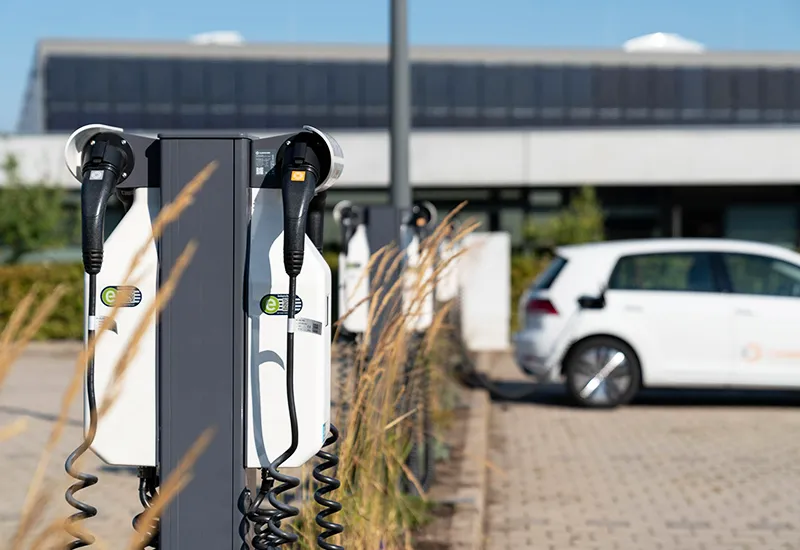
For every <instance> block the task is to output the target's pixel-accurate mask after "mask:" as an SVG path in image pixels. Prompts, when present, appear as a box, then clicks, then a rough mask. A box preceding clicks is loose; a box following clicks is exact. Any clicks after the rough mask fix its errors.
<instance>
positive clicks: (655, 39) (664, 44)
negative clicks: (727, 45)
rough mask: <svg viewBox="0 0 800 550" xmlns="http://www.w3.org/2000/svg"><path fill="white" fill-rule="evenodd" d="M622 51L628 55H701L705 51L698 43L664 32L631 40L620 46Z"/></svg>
mask: <svg viewBox="0 0 800 550" xmlns="http://www.w3.org/2000/svg"><path fill="white" fill-rule="evenodd" d="M622 49H623V50H625V51H626V52H630V53H638V52H647V53H653V52H663V53H702V52H704V51H706V47H705V46H704V45H703V44H701V43H699V42H695V41H694V40H689V39H688V38H684V37H682V36H680V35H677V34H670V33H666V32H655V33H653V34H646V35H644V36H639V37H637V38H632V39H630V40H628V41H627V42H625V44H623V45H622Z"/></svg>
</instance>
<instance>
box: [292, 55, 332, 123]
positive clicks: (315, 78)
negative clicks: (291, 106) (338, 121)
mask: <svg viewBox="0 0 800 550" xmlns="http://www.w3.org/2000/svg"><path fill="white" fill-rule="evenodd" d="M298 69H299V70H298V71H297V76H296V80H297V81H298V82H299V84H298V88H299V90H300V96H299V98H300V101H299V104H300V105H299V107H300V119H299V120H298V122H300V120H302V121H304V122H303V124H311V125H312V126H318V127H320V128H326V127H330V125H331V124H330V117H329V112H330V109H329V107H330V105H329V100H330V86H329V78H330V75H331V74H333V73H335V72H336V69H337V67H336V65H332V64H328V63H307V64H304V65H300V66H299V67H298ZM285 101H287V102H288V101H289V98H286V99H285ZM295 103H298V101H297V99H295ZM292 112H294V111H292Z"/></svg>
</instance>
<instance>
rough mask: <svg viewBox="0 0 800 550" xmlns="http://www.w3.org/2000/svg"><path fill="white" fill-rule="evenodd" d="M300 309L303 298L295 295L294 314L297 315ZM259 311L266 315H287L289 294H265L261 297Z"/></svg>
mask: <svg viewBox="0 0 800 550" xmlns="http://www.w3.org/2000/svg"><path fill="white" fill-rule="evenodd" d="M302 309H303V300H301V299H300V296H295V303H294V314H295V315H297V314H298V313H300V311H301V310H302ZM261 311H263V312H264V313H266V314H267V315H289V295H288V294H267V295H266V296H264V297H263V298H261Z"/></svg>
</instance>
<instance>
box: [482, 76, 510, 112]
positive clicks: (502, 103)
mask: <svg viewBox="0 0 800 550" xmlns="http://www.w3.org/2000/svg"><path fill="white" fill-rule="evenodd" d="M511 70H512V69H511V68H510V67H505V66H503V65H487V66H485V67H484V68H483V71H482V73H483V74H482V77H481V79H480V87H481V90H480V92H481V94H480V96H481V101H482V110H481V117H482V119H483V125H484V126H490V127H491V126H500V127H503V126H507V125H508V115H509V112H510V107H511V94H510V91H511Z"/></svg>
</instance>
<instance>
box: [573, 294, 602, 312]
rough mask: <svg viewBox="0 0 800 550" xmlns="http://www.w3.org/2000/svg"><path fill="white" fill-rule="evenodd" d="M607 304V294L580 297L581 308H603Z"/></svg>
mask: <svg viewBox="0 0 800 550" xmlns="http://www.w3.org/2000/svg"><path fill="white" fill-rule="evenodd" d="M605 305H606V299H605V296H603V295H602V294H601V295H600V296H581V297H580V298H578V307H580V308H581V309H603V308H604V307H605Z"/></svg>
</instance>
